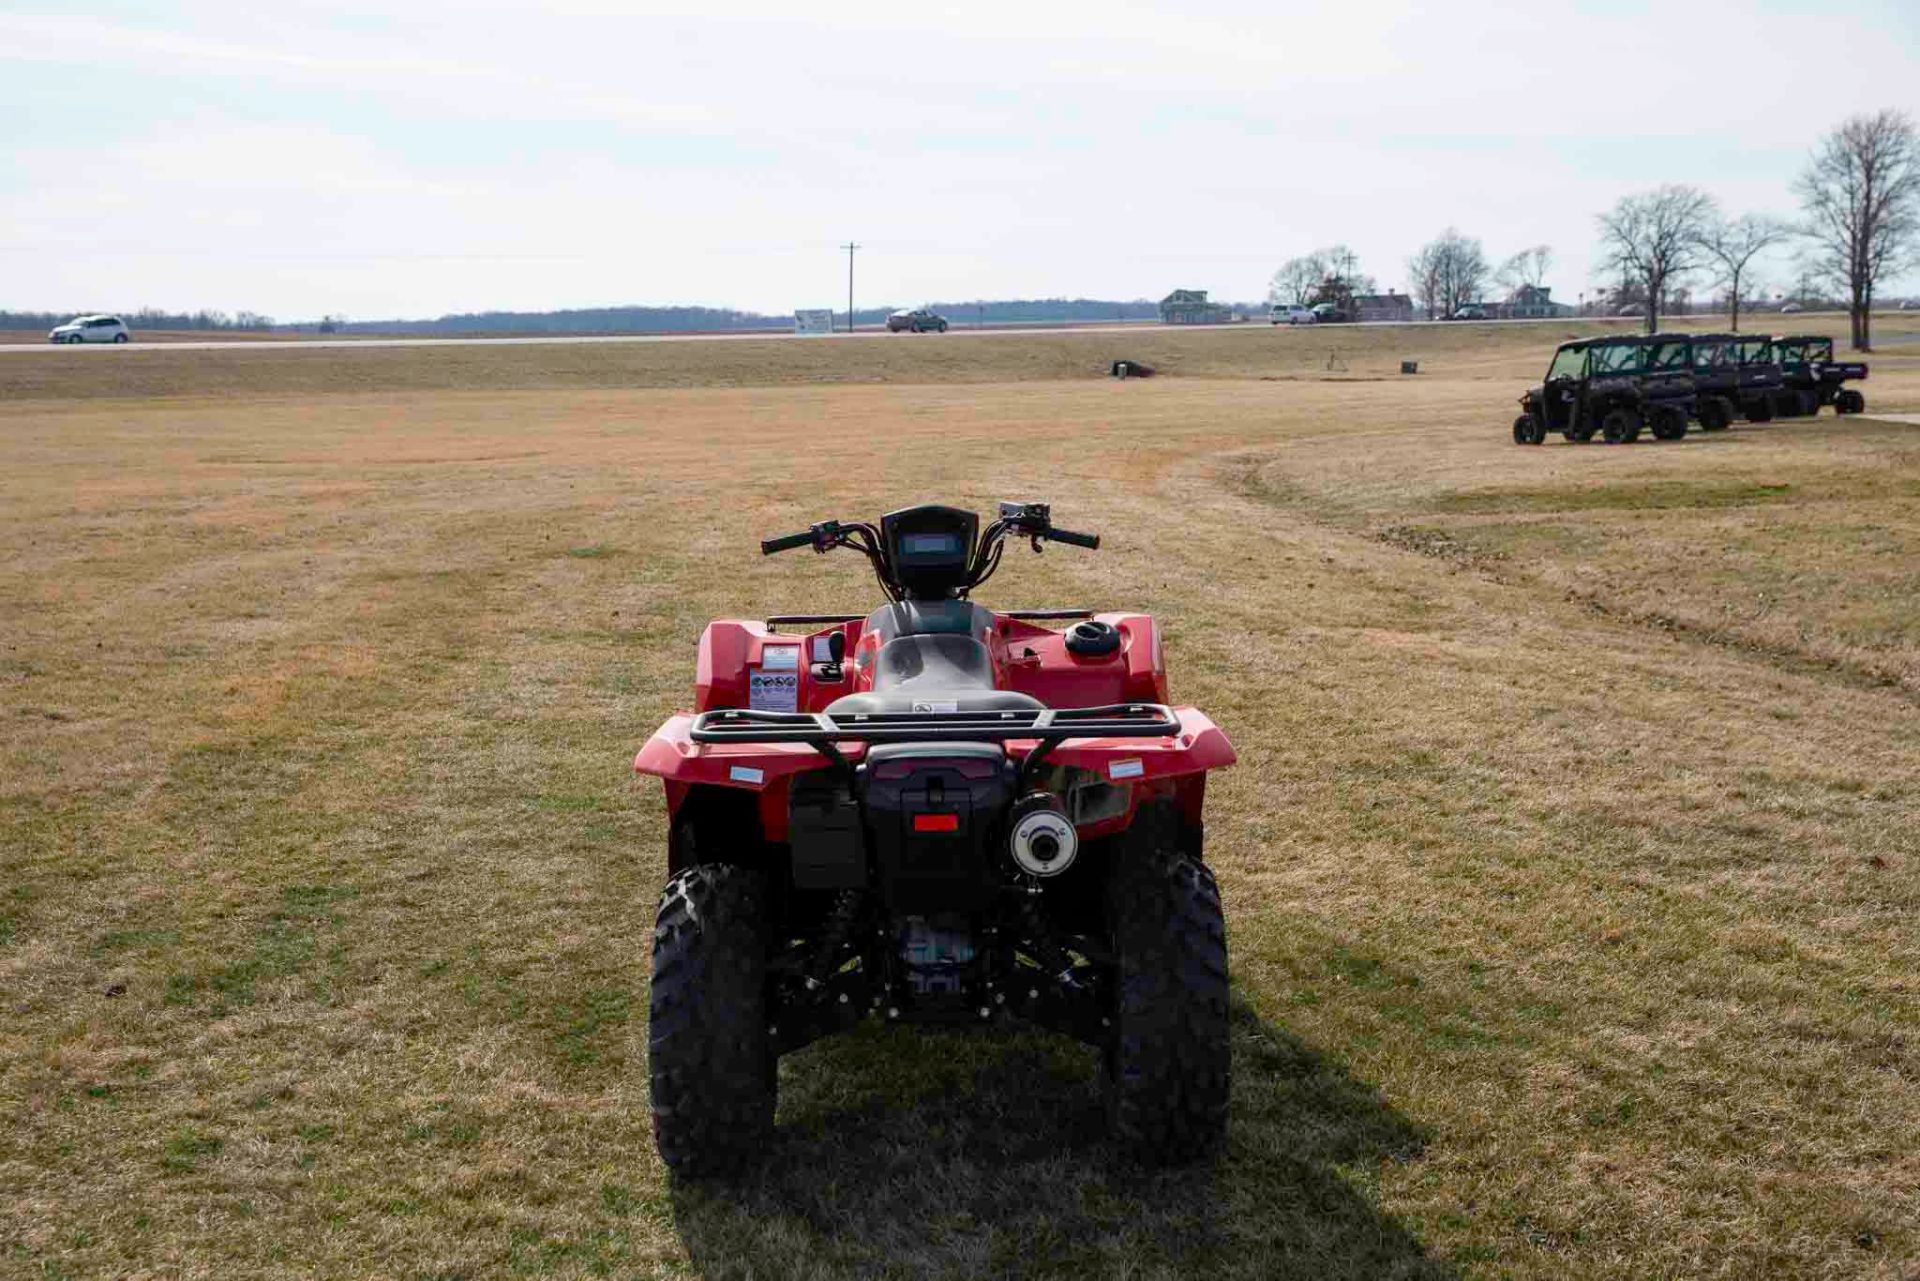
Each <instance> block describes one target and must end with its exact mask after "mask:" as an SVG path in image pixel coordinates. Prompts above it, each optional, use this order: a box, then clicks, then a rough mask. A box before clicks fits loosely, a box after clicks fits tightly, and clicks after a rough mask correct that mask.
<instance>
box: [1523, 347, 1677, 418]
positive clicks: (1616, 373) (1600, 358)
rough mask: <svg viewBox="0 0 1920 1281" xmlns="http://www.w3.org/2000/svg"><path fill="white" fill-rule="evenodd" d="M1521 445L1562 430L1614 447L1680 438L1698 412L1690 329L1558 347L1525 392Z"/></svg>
mask: <svg viewBox="0 0 1920 1281" xmlns="http://www.w3.org/2000/svg"><path fill="white" fill-rule="evenodd" d="M1520 407H1521V410H1522V413H1521V414H1520V416H1519V417H1518V418H1516V419H1514V420H1513V442H1514V444H1516V445H1538V444H1542V443H1544V442H1545V441H1546V439H1547V433H1548V432H1551V431H1557V432H1559V433H1560V434H1561V435H1562V436H1564V437H1565V438H1566V439H1567V440H1570V441H1574V442H1576V443H1580V444H1584V443H1586V442H1587V441H1590V440H1592V439H1593V437H1594V435H1595V433H1598V434H1599V436H1600V438H1601V439H1602V440H1604V441H1606V442H1607V443H1608V444H1610V445H1620V444H1626V443H1628V442H1630V441H1635V440H1638V439H1639V438H1640V433H1641V431H1642V430H1643V429H1644V430H1648V431H1651V432H1652V433H1653V438H1654V439H1655V440H1679V439H1680V438H1681V437H1682V436H1685V435H1686V434H1687V419H1688V418H1689V417H1691V416H1692V414H1693V412H1694V387H1693V348H1692V344H1691V341H1690V340H1689V339H1688V337H1687V335H1685V334H1652V335H1645V334H1634V335H1619V336H1616V337H1610V338H1581V339H1576V340H1575V341H1573V342H1567V343H1562V344H1560V349H1559V350H1558V351H1556V352H1554V354H1553V363H1552V364H1550V365H1548V366H1547V375H1546V378H1545V379H1544V380H1543V381H1542V382H1541V384H1540V386H1538V387H1535V388H1534V389H1532V390H1531V391H1528V392H1527V393H1526V394H1525V395H1523V396H1521V397H1520Z"/></svg>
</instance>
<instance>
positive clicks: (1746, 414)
mask: <svg viewBox="0 0 1920 1281" xmlns="http://www.w3.org/2000/svg"><path fill="white" fill-rule="evenodd" d="M1781 378H1782V375H1781V372H1780V362H1779V361H1778V360H1776V359H1774V354H1773V340H1772V339H1771V338H1768V337H1766V336H1765V335H1763V334H1696V335H1694V339H1693V389H1694V418H1695V419H1696V420H1697V421H1698V422H1699V424H1700V428H1701V430H1702V431H1723V430H1725V429H1726V427H1727V426H1728V424H1730V423H1732V421H1733V420H1734V419H1735V418H1736V417H1738V418H1744V419H1746V420H1747V421H1748V422H1750V423H1764V422H1767V421H1768V420H1769V419H1771V418H1772V417H1773V409H1774V399H1775V397H1776V396H1778V395H1779V393H1780V389H1781V385H1782V383H1781Z"/></svg>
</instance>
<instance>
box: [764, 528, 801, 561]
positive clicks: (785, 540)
mask: <svg viewBox="0 0 1920 1281" xmlns="http://www.w3.org/2000/svg"><path fill="white" fill-rule="evenodd" d="M812 542H813V531H812V530H811V529H809V530H808V531H807V532H806V533H804V534H786V535H783V536H781V537H779V538H763V539H761V540H760V554H761V555H762V556H771V555H773V554H774V553H775V552H784V551H791V550H793V549H794V548H795V547H806V546H808V545H809V544H811V543H812Z"/></svg>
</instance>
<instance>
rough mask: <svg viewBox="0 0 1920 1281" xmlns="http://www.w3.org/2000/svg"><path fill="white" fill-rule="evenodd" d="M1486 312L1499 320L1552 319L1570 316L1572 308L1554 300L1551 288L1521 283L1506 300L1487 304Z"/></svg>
mask: <svg viewBox="0 0 1920 1281" xmlns="http://www.w3.org/2000/svg"><path fill="white" fill-rule="evenodd" d="M1487 314H1488V315H1491V316H1496V317H1498V318H1499V319H1501V320H1554V319H1558V318H1559V317H1561V316H1571V315H1572V314H1573V308H1571V307H1569V306H1567V304H1565V303H1563V302H1555V301H1554V300H1553V290H1551V289H1549V288H1548V287H1547V286H1545V285H1522V286H1520V287H1519V288H1518V289H1516V290H1514V291H1513V297H1511V298H1509V299H1507V301H1505V302H1501V303H1494V304H1492V305H1491V306H1489V307H1488V308H1487Z"/></svg>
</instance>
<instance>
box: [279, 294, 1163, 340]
mask: <svg viewBox="0 0 1920 1281" xmlns="http://www.w3.org/2000/svg"><path fill="white" fill-rule="evenodd" d="M926 305H927V306H930V307H932V308H933V309H934V310H935V311H937V312H939V313H940V314H941V315H943V316H945V317H947V319H948V320H949V321H950V322H951V323H952V324H954V325H956V326H964V325H968V324H987V325H1005V324H1018V323H1047V322H1056V323H1057V322H1068V321H1099V320H1146V319H1152V318H1155V317H1157V316H1158V314H1159V313H1158V311H1157V310H1156V306H1157V304H1155V303H1154V302H1152V301H1151V300H1148V299H1144V298H1135V299H1130V300H1127V301H1124V302H1117V301H1109V300H1105V299H1099V298H1011V299H975V300H970V301H966V302H934V303H928V304H926ZM897 309H898V308H897V307H895V306H893V305H888V306H884V307H861V308H856V309H855V311H854V321H855V323H856V324H860V325H878V324H881V323H883V322H884V321H885V320H886V318H887V316H888V315H889V314H891V313H892V312H893V311H895V310H897ZM834 315H835V317H836V322H837V323H842V324H844V323H845V319H846V313H845V312H844V311H839V310H837V309H836V310H835V312H834ZM792 324H793V316H792V314H791V313H781V314H778V315H768V314H765V313H762V312H755V311H738V310H733V309H728V308H719V307H641V306H631V307H581V308H570V309H567V310H563V311H479V312H461V313H456V314H453V315H446V316H436V317H434V318H433V319H431V320H347V319H346V318H345V317H341V316H332V315H329V316H324V317H322V318H321V319H320V320H319V321H315V322H307V323H303V324H299V325H289V326H284V328H289V329H300V330H313V331H316V332H324V333H356V334H487V333H521V334H528V333H532V334H589V333H689V332H724V331H728V330H755V329H787V328H790V327H791V326H792Z"/></svg>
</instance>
